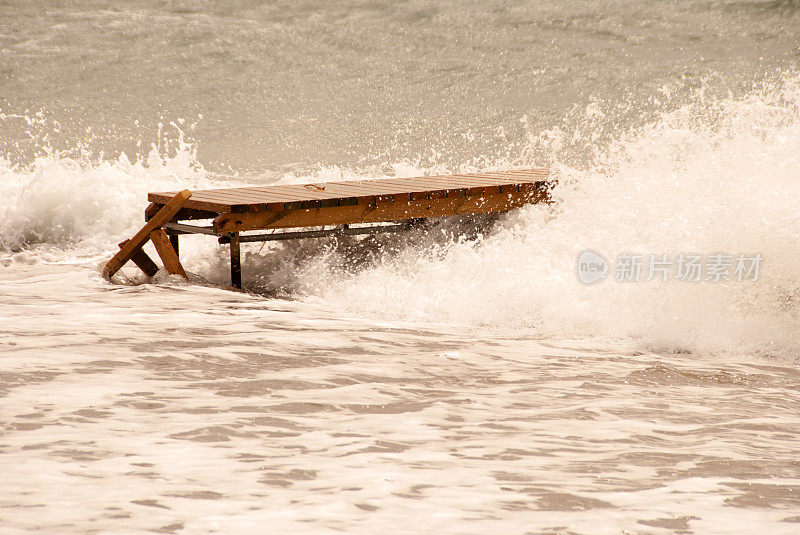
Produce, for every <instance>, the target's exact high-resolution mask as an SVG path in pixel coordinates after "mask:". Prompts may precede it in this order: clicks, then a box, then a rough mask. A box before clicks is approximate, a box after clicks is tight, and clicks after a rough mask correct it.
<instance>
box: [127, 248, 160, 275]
mask: <svg viewBox="0 0 800 535" xmlns="http://www.w3.org/2000/svg"><path fill="white" fill-rule="evenodd" d="M128 241H130V240H125V241H124V242H121V243H120V244H119V247H120V249H121V248H122V247H123V246H124V245H125V244H126V243H128ZM131 262H133V263H134V264H136V265H137V266H139V269H141V270H142V271H144V273H145V275H147V276H148V277H152V276H153V275H155V274H156V273H158V266H157V265H156V263H155V262H153V261H152V260H151V259H150V257H149V256H147V253H145V252H144V249H137V250H136V251H135V252H134V253H133V254H132V255H131Z"/></svg>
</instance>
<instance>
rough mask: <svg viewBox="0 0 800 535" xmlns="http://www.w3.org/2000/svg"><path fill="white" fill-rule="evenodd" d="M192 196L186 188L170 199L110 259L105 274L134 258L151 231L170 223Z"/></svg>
mask: <svg viewBox="0 0 800 535" xmlns="http://www.w3.org/2000/svg"><path fill="white" fill-rule="evenodd" d="M191 196H192V192H191V191H189V190H188V189H185V190H183V191H181V192H179V193H178V194H177V195H175V196H174V197H173V198H172V199H170V200H169V202H168V203H167V204H165V205H164V207H163V208H162V209H161V210H159V211H158V212H157V213H156V214H155V215H154V216H153V217H152V218H150V219H149V220H148V221H147V223H145V225H144V226H143V227H142V228H141V230H139V232H137V233H136V235H135V236H134V237H133V238H131V239H130V240H128V241H127V242H126V243H125V244H124V245H123V246H122V247H121V248H120V250H119V252H118V253H117V254H115V255H114V257H113V258H112V259H111V260H109V261H108V263H107V264H106V265H105V267H104V268H103V276H104V277H106V278H108V279H110V278H111V277H113V276H114V274H115V273H116V272H117V271H119V270H120V269H121V268H122V266H124V265H125V263H126V262H127V261H128V260H130V259H131V258H133V256H134V255H135V254H136V252H137V251H140V250H141V249H142V247H143V246H144V244H146V243H147V241H148V240H149V239H150V233H151V232H153V231H154V230H158V229H160V228H161V227H162V226H164V225H165V224H166V223H168V222H169V221H170V220H171V219H172V218H173V216H174V215H175V214H177V213H178V211H179V210H180V209H181V207H182V206H183V205H184V204H186V201H188V200H189V198H190V197H191Z"/></svg>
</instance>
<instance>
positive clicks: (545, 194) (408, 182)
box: [103, 169, 552, 288]
mask: <svg viewBox="0 0 800 535" xmlns="http://www.w3.org/2000/svg"><path fill="white" fill-rule="evenodd" d="M551 187H552V181H550V180H548V172H547V170H545V169H520V170H513V171H502V172H489V173H472V174H461V175H442V176H426V177H416V178H393V179H383V180H352V181H343V182H319V183H313V184H296V185H281V186H263V187H246V188H228V189H212V190H202V191H194V192H190V191H188V190H183V191H180V192H166V193H150V194H149V195H148V200H149V201H150V203H151V204H150V206H148V207H147V209H146V210H145V220H146V223H145V225H144V227H142V229H141V230H140V231H139V232H137V233H136V235H135V236H134V237H133V238H131V239H130V240H126V241H124V242H122V243H121V244H120V250H119V252H118V253H117V254H116V255H115V256H114V257H113V258H112V259H111V260H110V261H109V262H108V263H107V264H106V266H105V268H104V269H103V274H104V275H105V276H106V277H107V278H111V277H112V276H113V275H114V274H115V273H116V272H117V271H119V269H120V268H122V266H123V265H124V264H125V263H126V262H127V261H128V260H131V261H133V262H134V263H135V264H136V265H137V266H139V267H140V268H141V269H142V271H144V272H145V273H146V274H147V275H149V276H152V275H154V274H155V273H156V272H157V271H158V266H156V264H155V263H154V262H153V261H152V260H151V259H150V258H149V257H148V256H147V254H146V253H145V252H144V251H143V250H142V247H143V246H144V245H145V244H146V243H147V242H148V241H149V240H152V241H153V245H154V246H155V248H156V251H157V252H158V254H159V256H160V257H161V260H162V262H163V263H164V267H165V269H166V270H167V271H168V272H169V273H172V274H178V275H181V276H183V277H186V273H185V271H184V269H183V267H182V266H181V263H180V259H179V256H178V253H179V247H178V236H180V235H181V234H206V235H210V236H215V237H217V239H218V240H219V242H220V243H228V244H229V245H230V252H231V285H232V286H234V287H236V288H241V287H242V267H241V249H240V248H241V243H243V242H256V241H272V240H286V239H299V238H318V237H323V236H334V235H354V234H373V233H380V232H398V231H402V230H406V229H408V228H409V227H410V226H411V225H412V224H414V223H416V222H418V221H420V220H425V219H429V218H439V217H448V216H460V215H467V214H487V213H500V212H507V211H509V210H511V209H513V208H517V207H519V206H522V205H524V204H527V203H538V202H547V201H549V199H550V196H549V192H550V189H551ZM201 220H204V221H205V223H201V224H198V223H199V222H200V221H201ZM187 221H188V222H189V223H186V222H187ZM286 229H289V230H286ZM254 231H262V233H256V234H253V232H254ZM263 231H269V232H267V233H265V232H263Z"/></svg>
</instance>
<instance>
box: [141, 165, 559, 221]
mask: <svg viewBox="0 0 800 535" xmlns="http://www.w3.org/2000/svg"><path fill="white" fill-rule="evenodd" d="M546 176H547V171H545V170H535V169H534V170H513V171H509V172H499V171H498V172H487V173H468V174H459V175H437V176H426V177H412V178H392V179H379V180H356V181H337V182H323V183H317V184H285V185H274V186H261V187H258V186H255V187H242V188H229V189H221V190H201V191H197V192H195V195H194V198H193V199H192V201H190V203H189V204H188V205H187V206H188V207H195V208H201V209H202V208H203V207H205V208H209V204H214V203H216V208H217V209H218V213H221V212H224V211H232V207H233V206H239V207H241V208H244V207H245V206H246V207H247V208H248V209H265V208H266V209H277V210H282V209H285V208H286V207H285V206H281V205H280V204H281V203H290V204H291V203H292V202H300V203H301V204H300V205H297V206H302V202H306V201H314V200H320V201H329V202H325V203H321V204H323V205H325V206H331V205H336V204H338V202H337V201H338V200H341V199H342V198H351V197H357V198H361V203H362V204H363V203H371V202H372V199H371V197H374V196H376V195H391V194H396V193H415V194H416V195H415V197H419V198H428V197H430V196H431V195H430V194H431V193H434V192H436V193H434V196H441V195H446V196H449V195H450V191H452V190H461V189H464V188H467V187H479V186H489V187H491V186H500V187H501V188H500V190H506V191H510V190H512V189H513V185H514V184H520V183H525V182H530V181H531V180H532V179H535V178H541V177H546ZM167 195H168V194H151V200H154V201H161V202H164V197H165V196H167ZM456 195H457V196H461V195H462V193H461V192H456ZM200 203H208V204H202V205H201V204H200ZM269 205H273V206H269ZM295 207H296V206H294V205H292V206H290V208H295Z"/></svg>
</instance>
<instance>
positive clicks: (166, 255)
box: [150, 228, 189, 280]
mask: <svg viewBox="0 0 800 535" xmlns="http://www.w3.org/2000/svg"><path fill="white" fill-rule="evenodd" d="M150 239H151V240H152V241H153V245H155V247H156V251H158V256H160V257H161V261H162V262H164V267H165V268H166V269H167V273H169V274H171V275H180V276H181V277H183V278H184V279H186V280H189V277H187V276H186V271H184V270H183V266H182V265H181V261H180V260H179V259H178V255H177V254H176V253H175V249H173V248H172V244H171V243H170V242H169V238H168V237H167V231H166V230H164V229H163V228H160V229H158V230H154V231H153V232H152V233H150Z"/></svg>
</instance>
